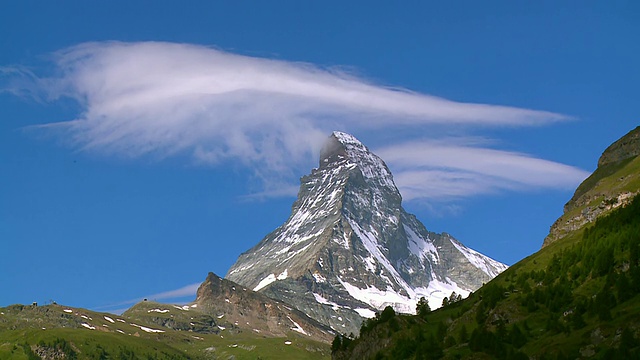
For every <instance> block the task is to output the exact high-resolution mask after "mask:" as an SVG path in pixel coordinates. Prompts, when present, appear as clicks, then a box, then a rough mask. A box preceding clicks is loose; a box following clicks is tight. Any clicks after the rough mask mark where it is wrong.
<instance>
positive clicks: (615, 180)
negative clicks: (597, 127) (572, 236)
mask: <svg viewBox="0 0 640 360" xmlns="http://www.w3.org/2000/svg"><path fill="white" fill-rule="evenodd" d="M638 155H640V126H639V127H636V128H635V129H634V130H631V131H630V132H629V133H627V134H626V135H625V136H623V137H622V138H620V139H619V140H617V141H616V142H614V143H613V144H611V145H610V146H609V147H608V148H607V149H606V150H605V151H604V152H603V153H602V156H600V159H599V160H598V167H597V169H596V170H595V171H594V172H593V174H591V176H589V177H588V178H587V179H586V180H585V181H584V182H582V184H580V186H578V188H577V189H576V192H575V193H574V195H573V197H572V198H571V200H569V202H567V204H566V205H565V206H564V214H563V215H562V216H561V217H560V218H559V219H558V220H557V221H556V222H555V223H554V224H553V225H552V226H551V229H550V231H549V235H548V236H547V237H546V238H545V239H544V242H543V244H542V247H545V246H547V245H549V244H551V243H553V242H555V241H557V240H558V239H560V238H562V237H564V236H565V235H566V234H568V233H571V232H572V231H574V230H577V229H579V228H581V227H583V226H584V225H586V224H588V223H592V222H594V221H595V220H596V219H598V218H599V217H601V216H604V215H606V214H608V213H609V212H611V211H612V210H613V209H616V208H618V207H620V206H625V205H627V204H628V203H629V202H630V201H631V199H633V197H634V196H635V195H637V194H638V193H640V173H639V172H638V170H640V157H639V156H638Z"/></svg>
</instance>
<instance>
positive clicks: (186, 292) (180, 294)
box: [94, 283, 201, 313]
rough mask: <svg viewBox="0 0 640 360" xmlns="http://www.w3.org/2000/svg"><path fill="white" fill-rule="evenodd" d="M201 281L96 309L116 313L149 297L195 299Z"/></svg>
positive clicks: (152, 298) (150, 298)
mask: <svg viewBox="0 0 640 360" xmlns="http://www.w3.org/2000/svg"><path fill="white" fill-rule="evenodd" d="M200 284H201V283H195V284H190V285H186V286H183V287H181V288H179V289H175V290H169V291H164V292H161V293H157V294H151V295H147V296H141V297H137V298H133V299H129V300H124V301H120V302H117V303H114V304H109V305H104V306H99V307H96V308H94V309H95V310H104V309H107V310H111V311H112V312H114V313H117V312H120V313H122V312H124V310H126V308H122V306H125V305H133V304H135V303H138V302H140V301H142V300H144V299H149V300H154V301H157V300H176V299H178V300H182V299H184V298H186V297H192V298H193V299H195V296H196V292H197V290H198V287H199V286H200Z"/></svg>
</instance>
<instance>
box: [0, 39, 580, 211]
mask: <svg viewBox="0 0 640 360" xmlns="http://www.w3.org/2000/svg"><path fill="white" fill-rule="evenodd" d="M52 61H53V64H54V66H55V69H56V70H55V72H54V75H52V76H48V77H38V76H36V75H35V74H34V73H32V72H30V71H28V70H25V69H24V68H17V67H16V68H4V70H3V71H2V76H3V77H5V78H7V77H10V78H13V79H18V80H19V81H15V82H9V84H11V85H8V87H5V89H4V90H5V91H10V92H11V93H13V94H17V95H22V96H35V97H40V98H42V99H46V100H56V99H60V98H72V99H75V100H76V101H77V102H78V104H79V105H80V107H81V108H82V111H81V113H80V114H79V115H78V117H77V119H74V120H70V121H66V122H58V123H48V124H44V125H40V126H38V129H41V130H45V131H48V132H53V133H57V132H60V133H61V134H60V137H61V138H63V139H65V140H67V141H68V142H69V143H70V145H71V146H73V147H76V148H80V149H83V150H86V151H93V152H99V153H101V154H106V155H116V156H120V157H125V158H138V157H153V158H159V159H162V158H165V157H168V156H174V155H183V156H184V155H186V156H188V157H189V158H190V159H191V160H192V161H193V162H194V163H196V164H202V165H206V166H219V165H221V164H225V163H238V164H241V165H242V166H245V167H248V168H250V169H251V170H252V171H253V174H254V176H255V178H256V179H257V180H258V181H260V182H261V183H262V184H263V187H264V191H261V192H259V193H257V194H254V195H253V196H248V197H247V199H251V198H264V197H273V196H290V195H292V194H294V191H293V190H292V189H291V188H290V187H289V186H290V185H288V186H284V187H283V186H282V184H291V182H292V181H291V180H292V179H295V178H297V177H298V176H299V174H300V173H304V172H306V171H308V167H309V164H312V163H313V162H314V160H315V159H316V158H317V154H318V151H319V149H320V147H321V144H322V143H323V142H324V141H325V139H326V137H327V135H328V134H329V133H330V132H331V131H332V130H344V131H350V132H357V131H364V132H366V131H390V130H391V131H392V130H393V129H398V127H413V128H415V129H417V130H418V129H425V127H428V126H433V125H438V126H451V125H455V126H464V127H465V128H471V129H473V128H476V127H486V126H494V127H495V126H498V127H504V126H533V125H542V124H549V123H551V122H556V121H562V120H567V119H569V117H568V116H565V115H562V114H556V113H552V112H547V111H537V110H530V109H522V108H515V107H508V106H498V105H488V104H473V103H462V102H455V101H451V100H447V99H443V98H439V97H435V96H431V95H426V94H420V93H416V92H412V91H409V90H405V89H398V88H390V87H385V86H380V85H376V84H374V83H371V82H370V81H367V80H366V79H362V78H358V77H356V76H354V75H352V74H349V73H347V72H345V71H343V70H341V69H338V68H322V67H319V66H315V65H312V64H307V63H297V62H288V61H282V60H274V59H265V58H255V57H249V56H243V55H238V54H232V53H229V52H225V51H221V50H218V49H214V48H211V47H206V46H200V45H190V44H178V43H165V42H137V43H123V42H97V43H84V44H80V45H77V46H74V47H70V48H67V49H64V50H61V51H59V52H57V53H55V54H54V56H53V57H52ZM401 148H402V149H404V150H406V154H419V153H422V150H425V149H423V148H421V147H420V145H419V144H415V143H405V144H396V147H395V149H401ZM393 149H394V147H393V146H392V147H388V148H386V149H385V150H386V151H385V152H383V153H382V154H380V155H382V158H383V159H385V161H387V162H388V163H390V165H392V168H395V167H398V168H400V169H401V171H402V173H398V174H397V175H396V178H397V179H398V180H399V183H400V184H401V186H400V187H401V189H402V191H403V194H404V196H405V198H407V199H413V198H420V197H446V196H472V195H475V194H476V193H478V192H479V193H484V192H486V191H488V190H489V189H504V188H509V185H510V184H520V183H523V182H524V183H525V184H528V185H531V186H542V187H556V186H558V184H561V185H562V186H564V185H563V184H564V182H566V179H565V178H566V177H567V176H569V177H571V178H573V177H575V171H573V170H572V169H571V168H569V167H562V166H560V164H555V163H551V162H547V163H544V160H539V159H538V160H539V161H535V160H533V159H532V158H528V157H526V156H520V157H517V156H516V157H515V158H514V156H513V155H512V156H505V154H503V153H501V152H499V151H492V150H489V149H484V151H483V152H482V154H483V158H482V159H484V160H485V161H484V162H480V163H483V164H484V165H486V168H484V169H480V168H469V166H470V165H469V164H467V165H465V166H462V164H460V163H457V164H458V165H457V166H458V167H456V166H453V168H455V169H458V170H456V171H454V172H452V171H451V169H452V167H451V166H443V165H444V164H437V163H428V164H425V163H421V162H420V161H418V162H417V163H415V166H412V165H411V161H413V160H420V159H419V157H418V158H416V157H412V156H410V155H405V156H404V157H401V156H398V155H397V154H396V153H395V152H394V151H393ZM430 150H432V151H436V152H439V153H440V155H439V157H440V158H442V159H447V160H446V161H447V163H448V164H451V163H454V164H456V160H455V159H456V158H458V156H461V155H472V154H467V153H466V152H465V151H464V149H463V148H455V147H453V148H447V147H441V148H432V149H430ZM476 150H477V149H476ZM481 150H482V149H481ZM461 152H462V153H463V154H461ZM430 158H431V159H434V158H435V157H433V156H432V157H430ZM488 159H489V160H488ZM490 159H494V161H493V162H492V161H490ZM509 159H510V160H512V162H513V163H514V164H515V163H521V162H524V163H525V165H521V166H520V167H519V169H521V170H524V172H522V173H521V174H522V177H527V176H528V175H530V174H531V173H532V172H533V175H534V177H535V178H537V179H538V181H537V182H533V183H532V182H531V181H527V179H520V178H519V176H520V175H518V174H512V175H508V174H506V172H505V168H507V167H508V166H502V165H500V164H501V162H502V161H505V160H509ZM431 161H432V162H433V161H435V160H431ZM443 161H444V160H443ZM543 165H544V166H546V165H549V166H550V169H547V170H546V174H547V175H549V177H547V178H546V180H545V178H543V177H537V176H535V174H536V172H535V170H536V169H539V168H541V167H543ZM433 167H436V168H446V169H448V170H447V172H442V171H441V172H440V173H438V172H433V171H431V170H430V172H425V168H433ZM554 169H555V170H554ZM477 174H480V175H483V176H486V177H487V178H488V179H486V184H485V185H482V184H480V183H479V184H476V187H472V186H470V184H469V181H470V180H465V179H466V178H467V177H469V176H470V175H477ZM425 176H426V177H425ZM426 178H429V179H430V184H431V185H429V186H420V185H419V179H426ZM452 178H453V179H454V180H455V181H453V182H454V183H459V184H461V186H459V187H450V186H447V185H448V184H449V183H451V181H448V180H452ZM492 178H498V179H502V180H503V181H504V183H505V185H496V182H495V181H489V180H490V179H492ZM402 184H404V186H402ZM462 185H464V186H462ZM404 192H407V193H404Z"/></svg>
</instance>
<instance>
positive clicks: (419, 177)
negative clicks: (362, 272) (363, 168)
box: [377, 141, 589, 200]
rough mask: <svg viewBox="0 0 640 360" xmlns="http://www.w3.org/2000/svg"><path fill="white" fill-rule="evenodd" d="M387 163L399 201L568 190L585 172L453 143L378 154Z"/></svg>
mask: <svg viewBox="0 0 640 360" xmlns="http://www.w3.org/2000/svg"><path fill="white" fill-rule="evenodd" d="M377 153H378V154H379V155H380V156H381V157H382V158H383V159H385V161H388V162H389V164H391V167H392V169H393V170H394V173H395V174H396V175H395V180H396V183H397V184H398V187H399V188H400V190H401V192H402V194H403V198H404V199H406V200H412V199H417V198H427V199H438V198H444V199H448V198H456V197H458V198H459V197H468V196H471V195H477V194H488V193H495V192H498V191H501V190H510V191H514V190H519V191H521V190H528V189H540V188H547V189H556V188H560V189H571V188H574V187H575V186H577V185H578V184H579V183H580V182H581V181H582V180H584V179H585V178H586V177H587V176H589V173H588V172H586V171H584V170H581V169H578V168H575V167H572V166H568V165H564V164H560V163H557V162H553V161H549V160H544V159H539V158H535V157H531V156H529V155H526V154H521V153H517V152H510V151H504V150H495V149H489V148H481V147H477V146H463V145H460V144H458V143H456V142H455V141H453V143H452V145H446V144H444V143H443V142H408V143H404V144H398V145H392V146H388V147H386V148H382V149H379V150H377Z"/></svg>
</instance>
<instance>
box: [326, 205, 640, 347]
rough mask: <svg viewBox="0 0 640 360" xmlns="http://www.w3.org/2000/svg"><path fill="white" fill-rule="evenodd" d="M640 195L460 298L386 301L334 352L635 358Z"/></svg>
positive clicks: (639, 324)
mask: <svg viewBox="0 0 640 360" xmlns="http://www.w3.org/2000/svg"><path fill="white" fill-rule="evenodd" d="M639 258H640V196H638V197H636V198H634V200H633V201H632V202H631V203H630V204H629V205H628V206H626V207H623V208H619V209H617V210H615V211H613V212H611V213H610V214H609V215H607V216H605V217H602V218H600V219H598V220H597V221H596V223H595V224H594V225H592V226H588V227H586V228H584V229H582V230H580V231H576V232H574V233H572V234H571V235H570V236H569V237H567V238H564V239H562V240H561V241H558V242H556V243H554V244H552V245H550V246H547V247H545V248H543V249H542V250H541V251H539V252H538V253H536V254H534V255H532V256H530V257H528V258H526V259H524V260H523V261H521V262H519V263H518V264H516V265H514V266H513V267H511V268H510V269H508V270H507V271H505V272H504V273H502V274H501V275H500V276H498V277H497V278H496V279H494V280H493V281H491V282H490V283H489V284H487V285H485V286H484V287H482V288H481V289H480V290H479V291H477V292H476V293H474V294H472V295H471V296H470V297H469V298H467V299H465V300H462V301H457V302H453V303H452V304H449V305H447V306H444V307H443V308H442V309H439V310H437V311H433V312H427V311H424V309H423V311H421V315H417V316H401V315H395V314H393V311H392V310H391V309H388V310H387V311H386V313H387V314H385V312H383V313H382V314H381V315H380V316H379V317H378V318H376V319H374V320H372V321H369V322H368V323H365V325H363V329H362V334H361V337H360V338H356V339H354V340H351V339H348V338H347V339H346V340H345V338H339V339H337V340H336V341H334V344H333V349H334V353H333V356H334V358H335V359H347V358H372V359H438V358H446V359H528V358H529V357H533V356H535V358H536V359H565V358H566V359H576V358H585V359H586V358H589V359H630V358H640V347H639V346H640V341H639V340H640V336H639V334H640V296H639V295H640V263H639Z"/></svg>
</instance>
